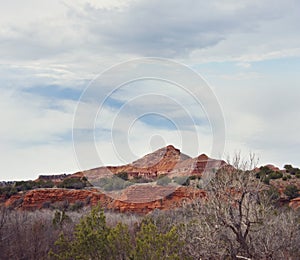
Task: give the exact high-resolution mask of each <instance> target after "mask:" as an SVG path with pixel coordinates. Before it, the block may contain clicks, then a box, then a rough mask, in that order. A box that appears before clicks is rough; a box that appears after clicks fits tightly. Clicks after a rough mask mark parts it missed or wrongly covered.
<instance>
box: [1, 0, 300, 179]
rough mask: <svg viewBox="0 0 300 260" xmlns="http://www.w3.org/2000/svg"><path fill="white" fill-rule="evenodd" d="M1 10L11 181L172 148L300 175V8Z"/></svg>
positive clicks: (62, 2) (57, 3)
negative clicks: (290, 168)
mask: <svg viewBox="0 0 300 260" xmlns="http://www.w3.org/2000/svg"><path fill="white" fill-rule="evenodd" d="M0 4H1V10H0V91H1V95H0V119H1V127H0V143H1V146H0V156H1V159H0V180H21V179H35V178H37V176H38V175H39V174H55V173H72V172H76V171H78V170H83V169H89V168H93V167H97V166H100V165H118V164H124V163H129V162H131V161H133V160H135V159H137V158H139V157H140V156H143V155H145V154H147V153H150V152H152V151H154V150H155V149H158V148H160V147H163V146H165V145H168V144H173V145H174V146H175V147H178V148H180V149H181V150H182V152H184V153H186V154H188V155H190V156H197V155H199V154H201V153H206V154H208V155H209V156H212V157H219V158H223V159H226V158H227V157H228V156H229V157H233V156H234V155H235V154H236V153H239V152H241V154H242V155H243V156H244V157H245V158H246V157H247V155H249V153H254V154H255V155H256V156H257V158H258V159H259V165H263V164H267V163H272V164H275V165H277V166H279V167H283V165H284V164H292V165H294V166H298V167H299V166H300V161H299V158H300V149H299V147H300V136H299V135H300V134H299V133H300V120H299V119H300V109H299V100H300V73H299V72H300V34H299V24H300V16H299V13H300V2H299V1H297V0H286V1H282V0H272V1H271V0H264V1H258V0H228V1H221V0H211V1H204V0H197V1H196V0H185V1H178V0H165V1H158V0H151V1H150V0H139V1H137V0H113V1H112V0H109V1H108V0H100V1H94V0H52V1H41V0H27V1H16V0H11V1H3V0H0ZM147 57H151V58H147ZM196 74H197V75H196Z"/></svg>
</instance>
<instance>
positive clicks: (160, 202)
mask: <svg viewBox="0 0 300 260" xmlns="http://www.w3.org/2000/svg"><path fill="white" fill-rule="evenodd" d="M196 197H199V198H202V197H205V192H204V191H200V190H193V189H191V188H188V187H179V188H177V189H174V188H170V187H159V186H152V185H143V187H141V186H132V187H130V189H128V190H124V191H123V192H122V194H120V196H119V197H116V198H112V197H110V196H109V195H107V194H104V193H101V192H100V191H98V190H96V189H94V190H68V189H55V188H52V189H36V190H31V191H28V192H26V193H19V194H16V195H13V196H11V197H10V198H9V199H8V200H7V201H6V202H5V206H7V207H11V208H19V209H24V210H36V209H42V208H43V207H44V205H45V203H56V202H65V201H67V202H68V203H70V204H72V203H76V202H78V201H80V202H83V203H84V205H91V206H95V205H97V204H98V203H100V204H101V206H102V207H104V208H106V209H111V210H115V211H119V212H133V213H142V214H143V213H148V212H150V211H152V210H154V209H161V210H164V209H171V208H175V207H178V206H181V205H182V203H183V202H190V201H192V200H193V199H195V198H196Z"/></svg>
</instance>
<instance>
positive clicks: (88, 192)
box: [0, 145, 300, 213]
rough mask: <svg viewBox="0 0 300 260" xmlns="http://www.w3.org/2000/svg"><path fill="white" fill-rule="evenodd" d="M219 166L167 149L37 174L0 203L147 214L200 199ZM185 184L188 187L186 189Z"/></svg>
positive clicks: (222, 164) (0, 198)
mask: <svg viewBox="0 0 300 260" xmlns="http://www.w3.org/2000/svg"><path fill="white" fill-rule="evenodd" d="M220 167H231V166H230V165H228V164H226V163H225V162H224V161H222V160H216V159H211V158H209V157H208V156H206V155H205V154H201V155H199V156H197V157H195V158H191V157H190V156H188V155H185V154H183V153H181V152H180V150H179V149H176V148H175V147H174V146H172V145H168V146H166V147H164V148H161V149H159V150H157V151H155V152H153V153H150V154H147V155H145V156H144V157H142V158H141V159H139V160H136V161H134V162H132V163H130V164H126V165H122V166H107V167H99V168H95V169H90V170H86V171H82V172H76V173H74V174H70V175H66V174H61V175H41V176H39V178H38V179H37V180H35V181H30V182H21V183H16V184H15V186H16V185H19V186H17V188H19V190H18V189H17V191H15V189H16V187H14V186H12V189H13V192H10V193H4V194H3V193H2V195H0V201H1V203H2V204H4V205H5V206H7V207H11V208H18V209H24V210H35V209H42V208H49V207H51V206H53V205H58V204H60V205H73V206H74V205H75V206H76V205H77V206H88V205H96V204H98V203H99V202H100V204H101V205H102V206H103V207H105V208H106V209H110V210H115V211H119V212H135V213H148V212H150V211H152V210H154V209H161V210H164V209H172V208H176V207H178V206H180V205H182V203H183V202H186V203H188V202H190V201H192V200H193V199H195V198H199V197H200V198H204V197H205V196H206V193H205V191H204V190H202V189H199V186H198V187H196V186H197V185H199V183H200V184H201V178H203V176H204V175H209V174H214V173H215V172H216V171H217V169H219V168H220ZM270 168H271V167H270ZM257 171H259V169H257ZM190 181H191V183H192V182H193V185H188V184H189V182H190ZM28 185H29V186H30V188H28ZM20 187H21V188H20ZM24 187H25V188H24ZM2 189H3V188H2ZM299 204H300V203H299V200H294V201H292V202H291V204H290V205H291V206H292V207H294V208H296V207H299Z"/></svg>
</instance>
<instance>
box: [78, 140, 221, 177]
mask: <svg viewBox="0 0 300 260" xmlns="http://www.w3.org/2000/svg"><path fill="white" fill-rule="evenodd" d="M224 165H226V163H225V162H224V161H222V160H215V159H211V158H209V157H208V156H207V155H205V154H201V155H200V156H198V157H196V158H191V157H189V156H187V155H185V154H183V153H181V152H180V150H179V149H176V148H175V147H174V146H172V145H168V146H166V147H164V148H161V149H159V150H157V151H155V152H153V153H150V154H147V155H145V156H144V157H142V158H141V159H139V160H137V161H134V162H133V163H130V164H127V165H123V166H107V167H99V168H95V169H91V170H87V171H83V172H81V173H80V174H82V175H84V176H86V177H87V178H88V179H89V180H90V181H92V182H93V181H94V180H96V179H98V178H99V177H101V178H103V177H108V176H112V175H114V174H117V173H120V172H127V173H128V176H129V178H136V177H144V178H148V179H155V178H157V177H158V176H160V175H171V176H176V175H179V176H180V175H198V176H201V175H202V173H203V172H204V171H211V170H217V169H219V168H220V167H222V166H224ZM76 174H77V175H78V174H79V173H76Z"/></svg>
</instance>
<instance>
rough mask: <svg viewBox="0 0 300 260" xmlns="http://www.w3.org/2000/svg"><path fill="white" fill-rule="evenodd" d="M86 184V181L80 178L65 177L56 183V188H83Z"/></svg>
mask: <svg viewBox="0 0 300 260" xmlns="http://www.w3.org/2000/svg"><path fill="white" fill-rule="evenodd" d="M86 186H87V182H86V181H84V179H82V178H79V177H77V178H66V179H64V180H63V181H62V182H61V183H60V184H58V185H57V187H58V188H65V189H83V188H85V187H86Z"/></svg>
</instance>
